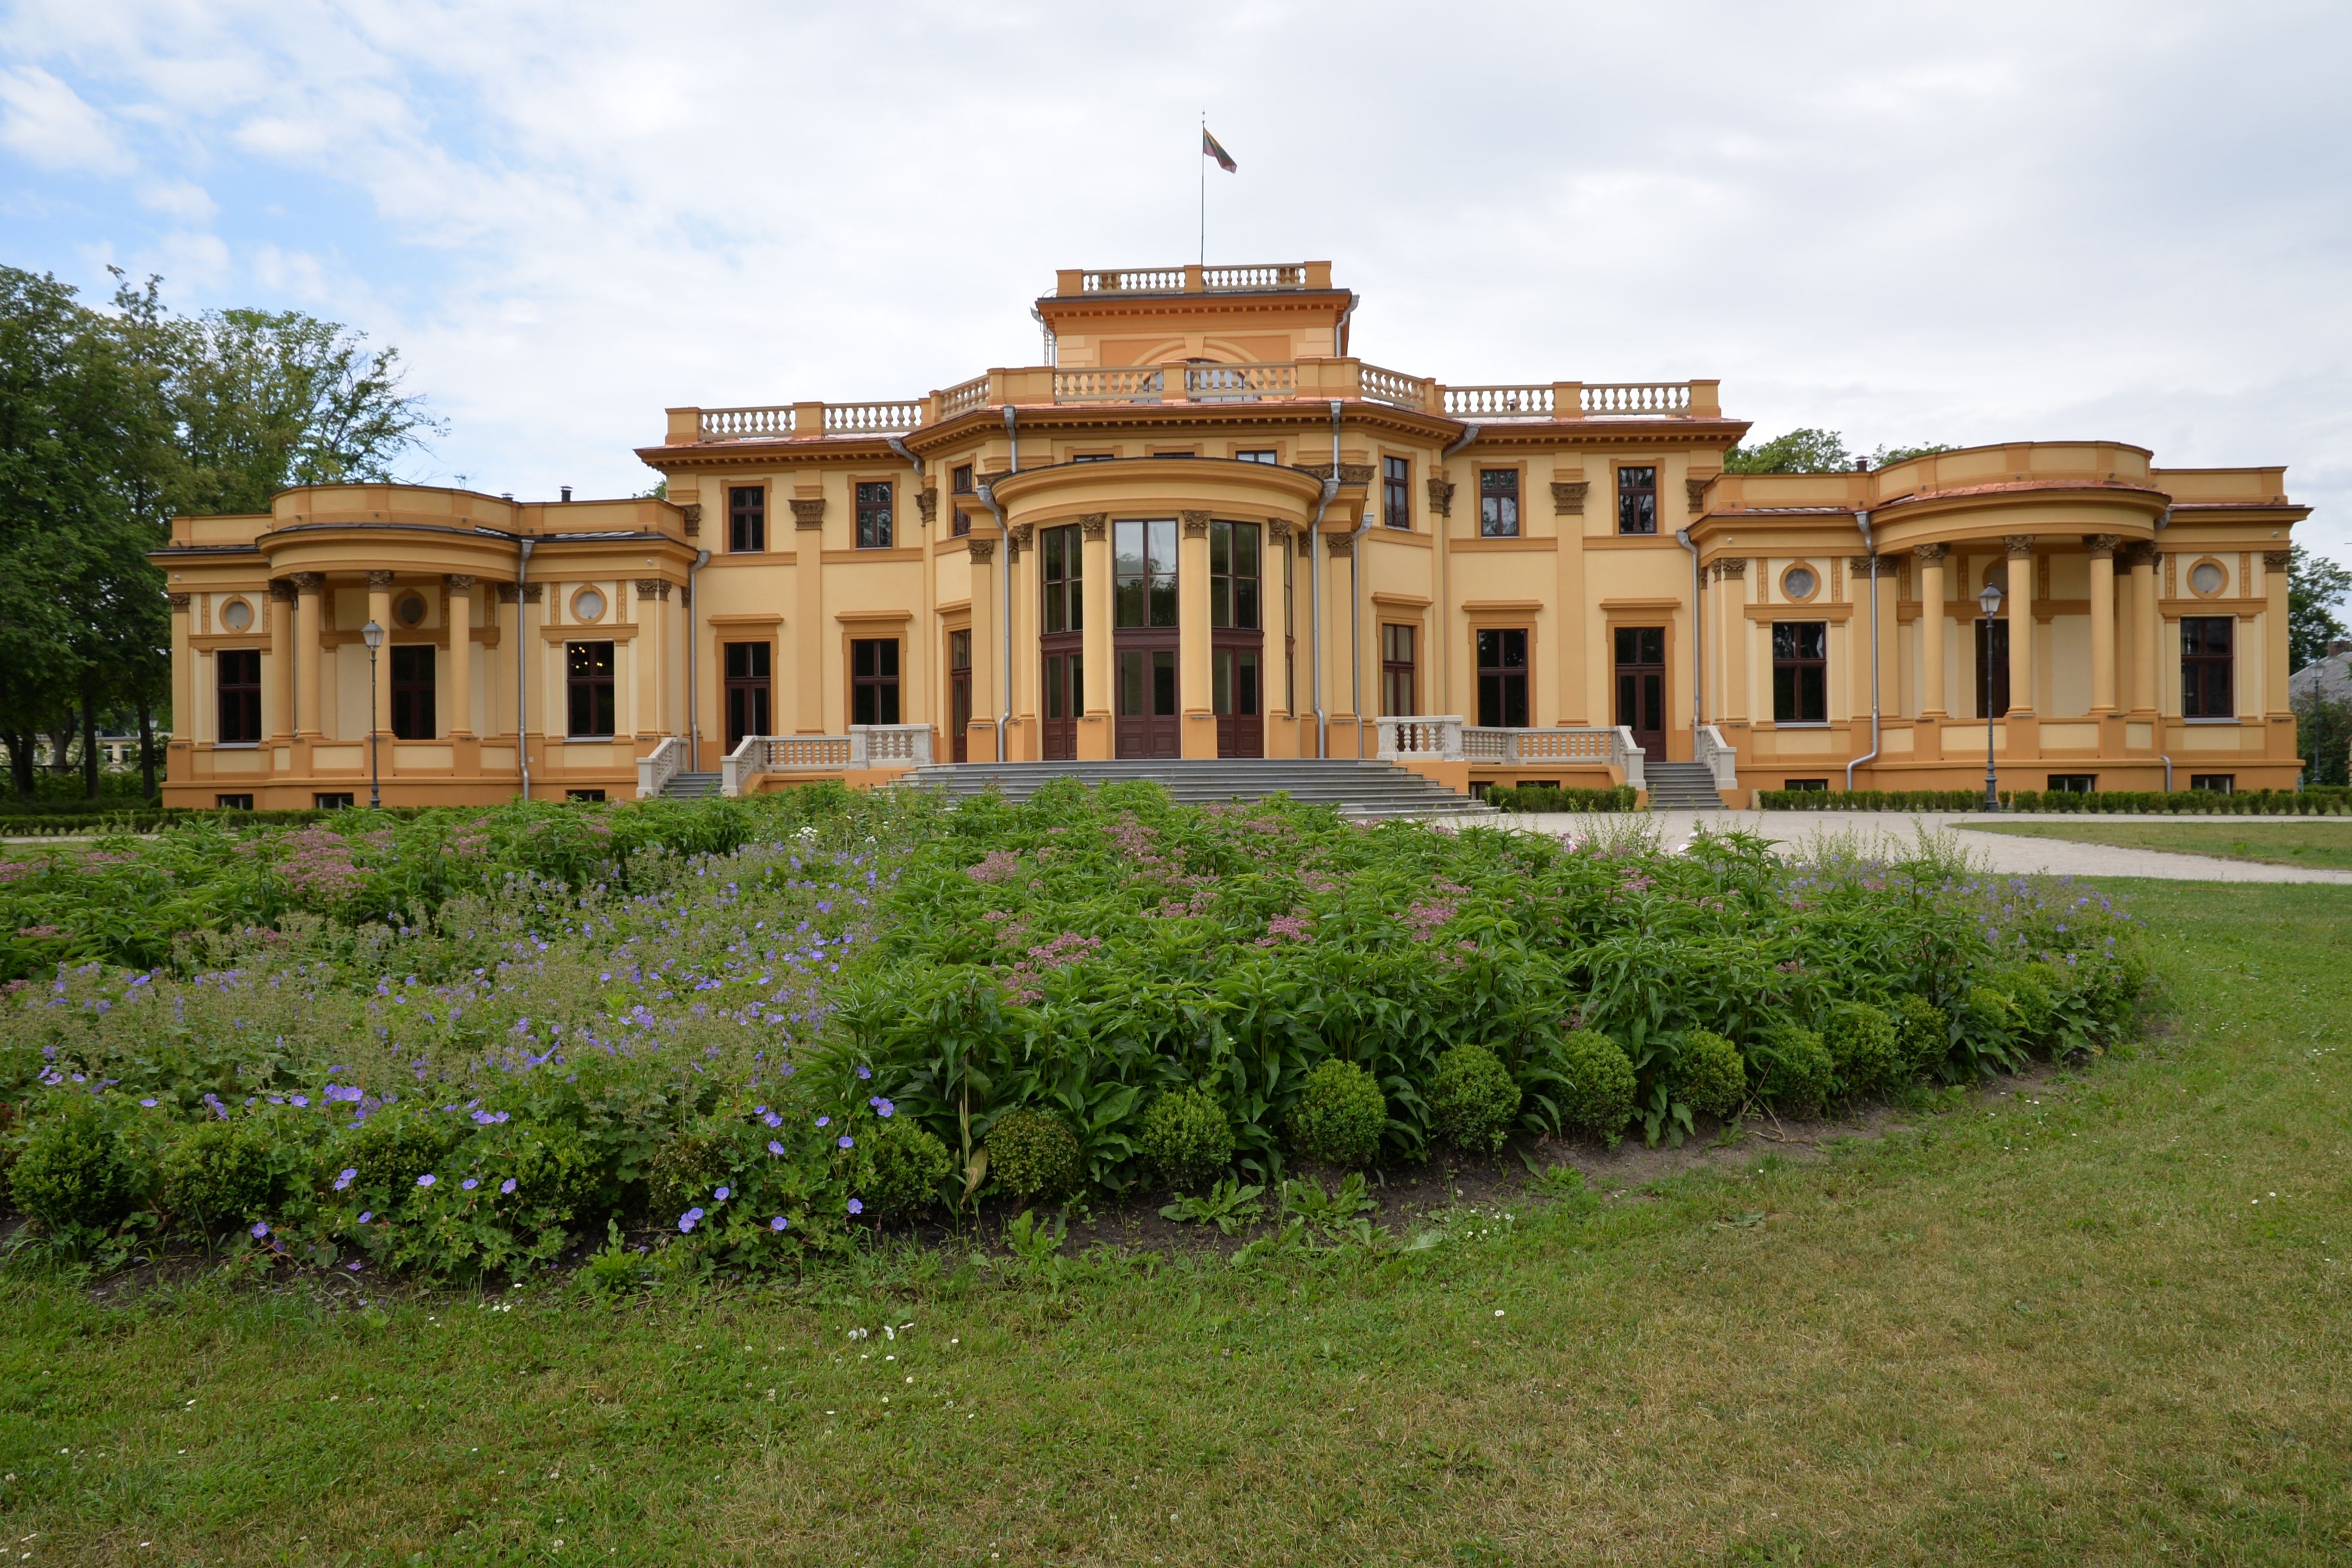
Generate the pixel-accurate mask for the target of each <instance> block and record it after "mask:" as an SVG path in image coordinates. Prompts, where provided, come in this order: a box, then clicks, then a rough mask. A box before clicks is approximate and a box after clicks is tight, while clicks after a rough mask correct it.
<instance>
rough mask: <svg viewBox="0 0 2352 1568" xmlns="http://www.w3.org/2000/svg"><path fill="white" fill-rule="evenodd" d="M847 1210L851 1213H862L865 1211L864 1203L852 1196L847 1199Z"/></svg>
mask: <svg viewBox="0 0 2352 1568" xmlns="http://www.w3.org/2000/svg"><path fill="white" fill-rule="evenodd" d="M849 1212H850V1213H851V1214H864V1213H865V1212H866V1205H864V1204H863V1203H861V1202H860V1201H858V1200H857V1199H856V1198H852V1199H850V1200H849Z"/></svg>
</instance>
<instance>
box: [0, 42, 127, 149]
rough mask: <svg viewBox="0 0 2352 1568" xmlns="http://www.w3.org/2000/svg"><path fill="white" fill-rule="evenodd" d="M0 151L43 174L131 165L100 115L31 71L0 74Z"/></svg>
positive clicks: (17, 68) (44, 74)
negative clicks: (49, 170) (3, 149)
mask: <svg viewBox="0 0 2352 1568" xmlns="http://www.w3.org/2000/svg"><path fill="white" fill-rule="evenodd" d="M0 147H5V148H7V149H8V150H9V151H10V152H12V153H16V155H17V156H19V157H21V158H23V159H25V160H26V162H28V163H33V164H35V165H37V166H38V167H40V168H43V169H52V170H75V171H83V170H86V171H88V172H89V173H92V174H124V173H127V172H128V171H129V170H130V169H131V165H132V162H133V160H132V159H131V153H130V152H129V150H128V149H126V148H125V147H124V146H123V145H122V143H121V141H120V140H118V139H117V138H116V136H115V134H114V130H113V128H112V127H111V126H110V125H109V124H108V123H107V121H106V116H105V115H103V114H101V113H100V112H99V111H98V110H96V109H93V108H91V107H90V106H89V103H87V102H85V101H84V100H83V99H82V97H81V95H80V94H79V93H78V92H76V91H74V89H72V88H70V87H68V86H67V85H66V84H65V83H64V82H62V81H60V80H58V79H57V78H56V77H54V76H51V75H50V74H49V73H48V72H47V71H45V70H43V69H41V68H39V67H37V66H12V67H10V68H7V69H5V70H0Z"/></svg>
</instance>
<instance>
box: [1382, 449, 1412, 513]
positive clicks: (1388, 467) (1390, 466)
mask: <svg viewBox="0 0 2352 1568" xmlns="http://www.w3.org/2000/svg"><path fill="white" fill-rule="evenodd" d="M1381 521H1383V522H1385V523H1387V524H1388V525H1389V526H1390V527H1391V528H1411V527H1412V458H1381Z"/></svg>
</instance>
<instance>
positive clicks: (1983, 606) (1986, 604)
mask: <svg viewBox="0 0 2352 1568" xmlns="http://www.w3.org/2000/svg"><path fill="white" fill-rule="evenodd" d="M2001 598H2002V595H2001V591H2000V584H1998V583H1987V584H1985V585H1984V592H1983V593H1981V594H1979V595H1977V608H1979V609H1980V610H1982V611H1983V612H1984V620H1985V640H1984V649H1985V656H1984V679H1983V686H1984V700H1983V702H1982V703H1981V704H1980V706H1981V707H1982V709H1983V710H1984V721H1985V798H1984V808H1985V809H1986V810H1987V811H1999V810H2000V788H1999V781H1998V780H1997V779H1996V778H1995V776H1994V773H1993V763H1992V721H1993V710H1992V628H1993V617H1994V616H1998V615H2000V601H2001Z"/></svg>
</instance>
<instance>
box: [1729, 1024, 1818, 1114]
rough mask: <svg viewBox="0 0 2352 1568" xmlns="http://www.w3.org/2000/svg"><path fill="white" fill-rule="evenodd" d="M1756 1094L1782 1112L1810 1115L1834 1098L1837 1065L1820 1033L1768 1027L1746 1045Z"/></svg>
mask: <svg viewBox="0 0 2352 1568" xmlns="http://www.w3.org/2000/svg"><path fill="white" fill-rule="evenodd" d="M1748 1068H1749V1070H1750V1071H1751V1072H1752V1073H1754V1075H1755V1078H1756V1092H1757V1093H1758V1094H1759V1095H1761V1096H1762V1097H1763V1098H1764V1099H1765V1100H1769V1102H1771V1104H1772V1105H1773V1106H1775V1107H1776V1108H1778V1109H1780V1110H1797V1111H1811V1110H1820V1109H1821V1108H1822V1106H1825V1105H1827V1104H1829V1103H1830V1101H1832V1100H1835V1099H1836V1098H1837V1064H1836V1063H1835V1062H1834V1061H1832V1059H1831V1058H1830V1049H1829V1047H1828V1046H1827V1045H1826V1044H1824V1043H1823V1042H1822V1033H1821V1031H1820V1030H1819V1029H1808V1028H1805V1027H1804V1026H1801V1025H1798V1024H1791V1023H1780V1024H1776V1025H1773V1026H1769V1027H1767V1028H1766V1029H1764V1030H1763V1031H1762V1032H1761V1033H1759V1035H1757V1036H1756V1037H1754V1038H1752V1039H1750V1040H1749V1041H1748Z"/></svg>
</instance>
